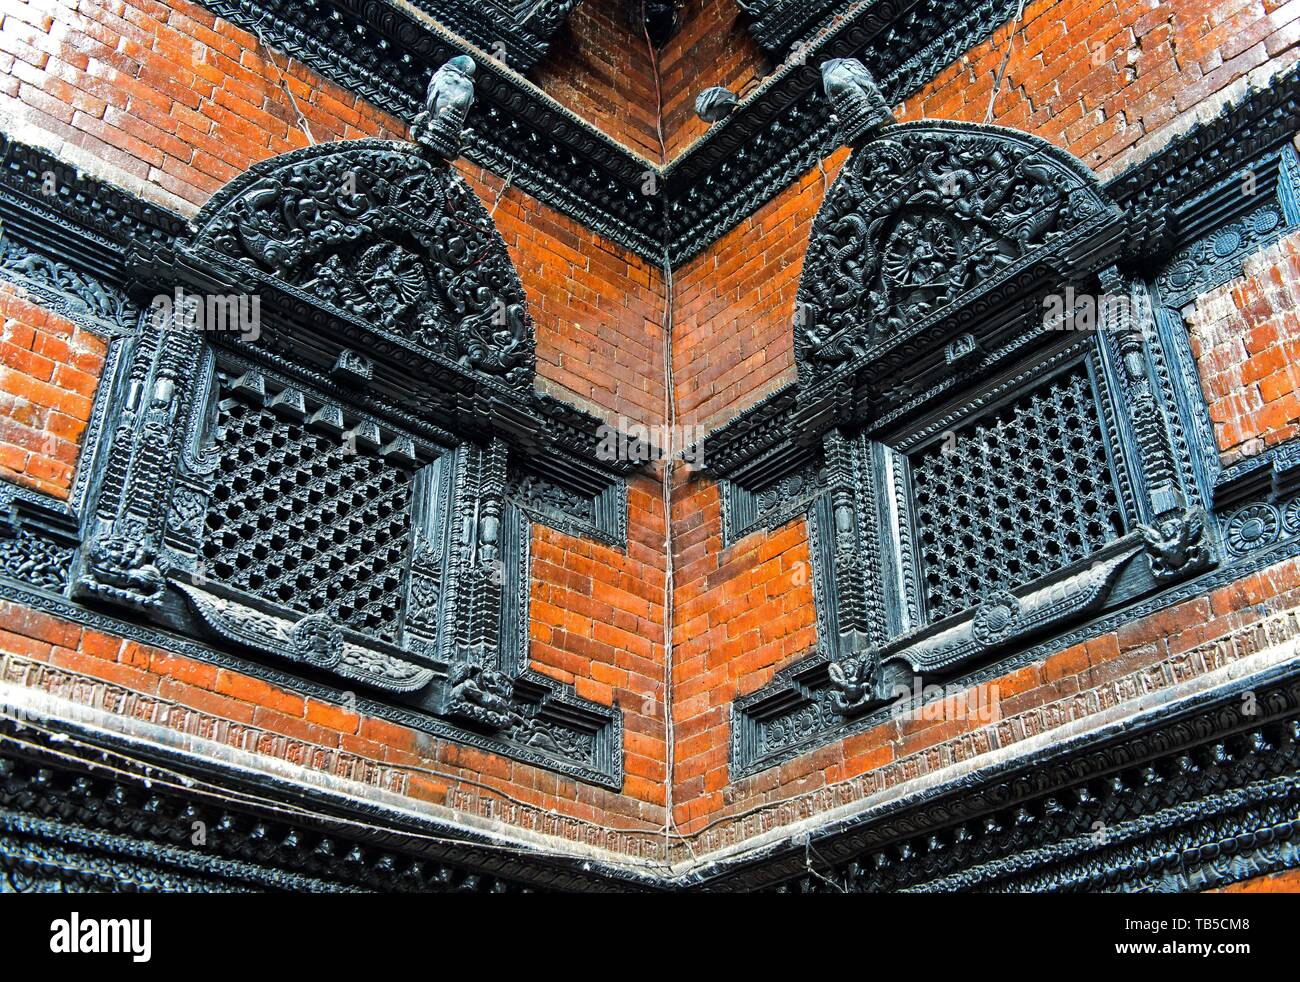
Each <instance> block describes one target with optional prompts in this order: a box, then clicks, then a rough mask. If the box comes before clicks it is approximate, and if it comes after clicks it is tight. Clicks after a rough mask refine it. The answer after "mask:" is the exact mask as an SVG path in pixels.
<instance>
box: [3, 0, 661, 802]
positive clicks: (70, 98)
mask: <svg viewBox="0 0 1300 982" xmlns="http://www.w3.org/2000/svg"><path fill="white" fill-rule="evenodd" d="M9 10H10V8H9V7H6V14H5V16H4V19H3V20H0V59H3V64H0V68H4V69H6V70H7V76H6V77H5V78H4V79H3V80H0V119H3V120H4V124H3V125H4V126H5V127H6V129H8V130H9V131H10V132H14V133H15V134H17V135H19V136H20V137H21V138H24V139H27V140H29V141H30V142H34V143H38V144H43V145H45V146H48V147H51V148H52V149H54V150H55V151H56V152H57V153H59V154H60V155H62V156H65V157H70V158H71V159H73V160H75V161H76V162H77V163H78V164H80V165H81V166H83V167H84V168H85V169H86V170H88V171H89V172H92V173H97V174H99V175H100V176H102V177H104V178H105V179H107V180H109V181H110V182H111V183H115V184H118V185H120V186H124V187H126V188H127V189H128V190H132V191H135V192H137V193H141V194H142V195H147V196H148V197H150V198H151V199H152V200H155V201H158V202H160V203H163V204H165V205H167V206H169V207H171V208H173V209H174V210H176V211H178V212H180V213H181V214H185V215H189V214H193V213H194V212H195V211H196V210H197V208H198V207H199V206H200V205H201V204H202V203H203V202H204V201H206V200H207V198H208V197H209V196H210V195H211V194H212V193H213V192H214V191H216V190H217V189H218V188H220V187H221V186H222V185H223V184H224V183H225V182H226V181H227V180H229V179H230V178H231V177H233V176H235V175H236V174H238V173H240V172H242V171H243V170H244V169H246V168H247V167H248V166H250V165H251V164H252V163H254V162H256V161H258V160H262V159H265V158H267V157H269V156H272V155H274V154H277V153H281V152H284V151H287V150H289V149H293V148H295V147H299V146H304V145H306V144H307V140H308V138H307V135H306V130H304V129H303V128H302V127H301V125H300V123H299V121H298V117H297V114H296V113H295V111H294V108H293V103H292V102H291V101H290V100H289V98H288V97H287V96H286V95H285V93H284V90H283V89H282V88H281V86H280V84H279V80H280V77H281V73H282V74H283V78H284V80H285V83H286V85H287V86H288V87H289V89H290V91H291V92H293V94H294V100H295V101H296V104H297V107H298V109H299V110H301V112H302V114H303V117H304V119H305V120H306V129H307V130H310V132H311V134H312V137H313V138H314V139H315V140H316V141H317V142H326V141H331V140H339V139H351V138H359V137H367V136H373V137H379V138H387V139H396V138H402V137H403V136H404V134H405V127H404V126H403V125H401V124H400V122H399V121H397V120H395V119H393V118H391V117H389V116H387V115H385V114H384V113H381V112H379V111H377V110H375V109H373V108H372V107H370V106H368V105H366V104H365V103H361V102H358V101H357V99H356V98H355V97H354V96H352V95H350V94H348V93H347V92H345V91H344V90H342V89H341V88H339V87H338V86H335V85H333V84H331V83H328V82H326V81H324V80H322V79H320V78H319V77H318V76H317V75H316V74H315V73H313V72H312V71H310V70H309V69H307V68H305V67H303V66H302V65H300V64H299V63H298V62H296V61H292V60H290V59H286V58H285V57H284V56H283V54H281V53H279V52H271V51H268V50H267V49H266V48H264V47H259V46H258V45H257V40H256V38H254V37H253V36H252V35H249V34H246V33H245V32H242V31H239V30H237V29H236V28H233V27H231V26H230V25H229V24H227V23H225V22H224V21H221V20H218V19H214V18H213V17H212V16H211V15H209V14H208V13H206V12H205V11H204V10H203V9H202V8H201V7H199V6H196V5H193V4H188V3H185V2H183V0H170V2H169V3H158V2H152V0H146V2H137V3H129V4H110V3H103V4H100V3H90V4H81V5H73V6H71V7H69V8H67V9H59V10H57V11H56V12H54V13H45V12H44V10H45V8H44V7H40V8H39V10H40V12H38V8H37V6H35V5H22V6H19V7H16V8H14V12H12V13H10V12H8V11H9ZM6 117H7V118H6ZM458 167H459V168H460V171H461V173H462V175H463V176H464V177H465V178H466V179H467V180H468V181H469V183H470V184H471V186H472V187H473V188H474V190H475V191H476V193H478V194H479V196H480V197H481V198H482V199H483V200H484V202H485V203H486V204H487V205H488V207H489V208H491V209H494V214H493V217H494V219H495V221H496V224H497V227H498V229H499V230H500V232H501V234H502V236H503V238H504V239H505V241H506V245H507V248H508V249H509V251H510V255H511V259H512V261H513V262H514V263H515V266H516V268H517V270H518V272H519V275H520V278H521V280H522V282H523V284H524V289H525V292H526V294H527V296H528V299H529V310H530V313H531V314H532V317H533V319H534V322H535V325H536V329H537V338H538V351H537V361H538V385H539V387H540V388H542V389H544V390H545V391H548V392H549V393H551V394H552V395H555V396H557V397H558V398H562V399H566V400H568V401H571V402H573V403H575V404H577V405H579V406H581V407H582V408H584V409H587V410H588V411H591V412H594V413H596V414H597V415H599V416H601V417H603V418H605V419H608V420H609V421H610V422H611V423H614V424H618V423H619V422H620V421H622V423H623V425H624V427H626V426H629V425H632V424H643V425H654V424H656V423H658V421H659V420H661V419H662V414H663V383H662V372H661V371H658V370H652V371H646V369H645V366H646V365H653V366H657V365H662V361H663V347H662V345H663V337H662V327H661V325H662V319H663V314H664V308H665V301H664V291H663V285H662V276H661V273H660V271H659V270H658V269H656V268H654V267H652V266H649V265H647V264H646V263H645V262H644V261H643V260H641V259H639V258H637V257H636V256H634V255H633V254H631V253H629V252H628V251H627V250H625V249H623V248H621V247H619V246H616V245H613V244H612V243H610V242H608V241H606V240H604V239H602V238H600V237H599V236H597V235H595V234H594V233H592V232H591V231H589V230H587V229H585V228H584V227H582V226H581V225H578V224H577V223H575V222H573V221H572V220H570V219H568V218H566V217H565V216H562V215H559V214H558V213H556V212H554V211H553V210H551V209H549V208H547V207H546V206H544V205H541V204H540V203H538V202H537V201H536V200H534V199H532V198H531V197H530V196H528V195H526V194H523V193H521V192H520V191H518V190H517V189H515V188H509V189H506V190H505V192H504V193H502V189H503V186H504V184H505V181H503V180H502V179H501V178H500V177H497V176H495V175H492V174H489V173H487V172H486V171H483V170H482V169H480V168H478V167H475V166H474V165H472V164H468V163H466V162H464V161H462V162H461V163H460V164H459V165H458ZM0 304H2V305H3V307H2V308H0V313H2V314H3V316H4V322H5V329H4V341H5V344H4V349H3V351H4V363H3V364H4V367H3V369H0V371H2V372H3V380H0V398H2V399H3V402H0V420H2V425H3V428H2V429H0V468H3V470H0V475H3V476H4V477H13V478H14V479H16V480H20V481H22V482H23V483H26V484H29V485H31V486H34V487H37V488H39V489H41V490H46V491H49V492H51V493H54V494H58V495H60V496H64V497H66V494H67V491H68V487H69V484H70V481H71V477H72V473H73V470H72V467H73V464H74V463H75V459H76V450H77V445H78V441H79V440H80V437H81V435H82V430H83V429H84V426H85V421H86V419H87V418H88V416H89V407H90V399H91V397H92V396H93V394H94V389H95V383H96V380H97V378H98V374H99V370H100V367H101V366H102V359H103V354H104V349H103V345H102V344H101V343H99V342H98V341H97V340H96V339H94V338H93V337H91V336H89V335H87V334H86V333H85V332H84V331H79V330H77V329H75V328H74V327H73V326H72V325H71V324H69V323H67V322H66V321H64V320H63V319H62V318H59V317H57V316H56V315H54V314H51V313H49V312H46V311H43V310H41V309H40V308H38V307H36V306H34V305H32V304H30V303H27V302H25V301H23V300H21V299H20V298H17V297H16V296H14V295H13V294H12V291H7V292H6V293H4V294H0ZM661 497H662V496H661V494H660V493H659V488H658V484H657V483H656V482H655V481H654V479H653V478H650V477H647V478H641V479H638V480H637V481H635V482H634V484H633V486H632V488H631V490H630V494H629V500H630V509H629V539H630V542H629V545H628V547H627V549H626V550H619V549H612V548H608V547H603V546H595V545H592V544H591V543H587V542H584V541H582V540H579V539H576V538H572V537H569V536H565V535H562V534H560V533H558V532H552V531H550V530H547V529H545V528H541V527H535V531H534V555H535V557H536V565H535V566H534V569H533V583H532V609H531V614H532V624H531V633H532V635H533V648H532V650H533V651H534V653H535V655H536V667H537V668H538V669H539V670H540V671H543V672H546V673H548V674H551V675H553V676H556V677H558V678H560V679H562V680H563V681H566V682H570V683H572V684H574V685H575V687H576V689H577V691H578V694H579V695H581V696H583V697H586V698H590V699H592V700H594V701H596V702H601V703H604V704H606V705H612V704H613V703H614V701H615V700H617V702H618V704H619V705H620V707H621V708H622V709H623V711H624V713H625V721H624V726H625V747H626V753H627V760H626V765H625V766H626V769H627V773H628V780H627V782H626V784H625V788H624V794H623V795H614V794H611V793H610V792H605V791H601V790H599V789H594V788H590V787H588V786H586V785H581V786H580V785H577V784H576V783H575V782H573V781H560V780H558V779H557V778H555V777H554V776H553V775H551V774H549V772H545V771H541V770H538V769H536V768H527V769H526V771H525V772H521V775H522V776H512V775H514V768H515V767H516V766H517V765H513V764H511V763H510V762H509V761H504V760H500V759H497V758H493V757H491V756H490V755H484V754H481V753H479V752H477V751H470V750H466V749H464V748H462V749H460V750H456V749H454V748H451V747H450V746H448V747H447V748H446V749H445V753H446V754H447V755H449V756H450V757H452V758H454V759H455V760H457V761H458V767H461V768H463V773H465V774H486V775H490V776H493V777H494V779H496V780H498V781H499V783H500V784H501V785H502V786H503V787H504V786H511V787H513V786H514V784H515V783H517V782H522V784H520V787H522V788H525V789H535V788H537V787H544V788H549V789H552V790H551V797H548V798H547V800H546V802H545V803H544V804H543V805H542V807H545V808H547V809H553V808H558V805H556V804H555V801H556V800H558V798H556V797H555V796H559V797H563V798H565V799H567V802H568V805H567V807H568V809H569V813H570V814H575V815H581V814H583V813H586V812H592V811H593V810H594V809H596V808H597V804H596V803H597V802H599V808H600V809H601V810H607V811H608V812H609V814H610V815H613V816H624V817H625V818H634V819H645V820H647V821H654V822H662V816H661V815H659V814H657V812H656V809H659V808H661V806H662V803H663V799H664V790H663V788H664V776H665V770H666V765H665V763H664V762H665V759H666V754H665V751H664V722H663V720H664V669H663V624H664V621H665V618H664V614H663V598H664V584H663V576H664V573H663V570H664V566H665V561H664V554H663V548H662V542H663V538H664V531H663V526H664V521H663V509H662V503H661ZM584 603H585V604H587V605H588V606H587V608H586V609H585V611H584V612H583V613H579V611H580V610H582V609H583V604H584ZM105 643H106V642H105ZM64 647H65V648H67V649H68V651H70V652H73V651H77V650H78V648H77V645H75V644H69V645H65V646H64ZM101 647H102V645H101ZM67 657H69V658H71V657H72V655H70V654H69V655H68V656H67ZM102 661H103V660H102V659H100V660H96V661H91V662H80V663H79V664H81V665H83V667H87V668H88V669H102V668H104V665H103V664H102ZM118 664H119V665H120V664H121V663H118ZM158 664H162V663H161V662H159V663H158ZM126 667H128V668H130V669H132V671H133V672H136V673H143V674H136V675H131V677H132V678H133V679H135V680H136V681H140V682H141V683H142V684H143V685H144V689H142V690H140V691H156V689H157V687H158V686H159V685H162V684H164V682H166V678H165V676H166V675H167V673H166V672H162V673H161V674H160V676H159V677H158V678H154V679H152V680H151V681H147V680H145V678H144V676H145V675H148V674H149V673H150V672H152V671H153V667H152V666H151V665H149V664H146V665H138V664H133V663H128V664H127V665H126ZM120 671H121V669H120V668H117V669H111V670H110V674H108V675H104V674H102V673H96V672H94V671H91V672H89V674H92V675H97V674H98V677H105V678H116V675H115V674H114V673H118V672H120ZM127 674H130V673H127ZM223 678H226V679H227V681H226V682H224V683H223V684H226V685H237V686H246V688H245V690H244V691H246V692H247V693H249V694H250V696H249V698H248V699H247V700H246V706H245V707H244V708H243V709H239V710H238V713H239V715H236V716H234V717H231V718H235V719H239V718H241V717H242V716H243V715H247V714H248V713H250V712H255V709H253V708H250V707H255V706H256V705H257V704H258V698H257V694H258V693H261V694H266V693H268V692H269V687H267V686H265V685H264V683H260V682H256V681H254V680H250V679H244V678H243V677H242V676H235V675H233V674H232V673H225V675H224V676H223ZM236 678H238V679H240V680H241V681H239V682H238V683H236V682H234V681H231V680H234V679H236ZM133 688H135V687H134V686H133ZM213 692H215V693H216V695H218V696H224V695H228V693H222V692H221V691H220V690H213ZM174 694H175V695H176V696H177V697H178V698H179V700H180V701H181V702H187V700H188V699H189V698H190V697H191V696H192V697H193V698H195V699H197V700H199V701H200V703H199V704H201V705H203V706H210V707H213V711H214V712H218V715H221V713H220V712H219V710H220V709H221V708H222V707H225V708H230V707H231V706H232V704H231V703H229V702H225V701H221V700H216V701H214V699H215V697H214V696H213V694H212V692H209V694H208V695H202V696H201V695H198V694H197V690H194V691H192V690H191V689H184V690H180V689H175V690H174ZM267 698H268V699H273V701H278V700H280V699H281V697H280V696H275V697H271V696H269V695H267ZM287 698H289V699H290V700H292V699H296V698H297V697H287ZM299 701H301V700H299ZM187 704H189V703H187ZM267 711H269V709H268V710H267ZM277 711H278V710H277ZM264 715H265V713H264ZM282 715H287V716H289V717H301V716H302V714H301V713H296V714H295V713H292V712H291V713H288V714H283V713H282ZM286 725H288V724H286ZM380 731H382V732H383V739H382V740H378V739H375V738H374V737H373V734H374V733H377V732H380ZM399 732H400V734H401V735H400V736H399ZM367 734H370V735H369V736H368V735H367ZM317 735H319V734H317ZM347 735H348V736H349V737H350V741H359V740H360V741H368V743H358V744H356V745H357V746H360V747H369V748H371V749H373V750H374V752H375V753H376V754H380V753H381V751H382V752H391V751H393V750H395V749H400V748H403V747H407V748H409V747H410V746H413V745H414V744H413V742H412V741H418V740H422V739H424V738H423V737H421V736H420V735H418V734H416V733H414V732H413V731H406V730H402V729H401V728H398V727H393V726H391V725H390V724H387V723H383V722H381V721H378V720H368V721H365V726H364V727H363V728H362V729H360V730H358V729H356V728H354V729H353V730H352V732H351V733H350V734H347ZM381 744H382V747H381ZM376 759H379V758H378V757H377V758H376ZM530 793H531V792H530Z"/></svg>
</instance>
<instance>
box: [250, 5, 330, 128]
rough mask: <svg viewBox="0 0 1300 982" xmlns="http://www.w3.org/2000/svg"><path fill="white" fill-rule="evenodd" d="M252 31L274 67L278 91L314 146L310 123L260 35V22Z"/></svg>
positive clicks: (285, 64) (286, 57) (286, 58)
mask: <svg viewBox="0 0 1300 982" xmlns="http://www.w3.org/2000/svg"><path fill="white" fill-rule="evenodd" d="M253 33H254V34H256V35H257V43H258V44H260V45H261V46H262V47H263V48H265V49H266V59H267V61H269V62H270V63H271V67H272V68H274V69H275V75H276V78H278V79H279V80H280V91H281V92H283V93H284V94H285V95H286V96H288V97H289V105H290V106H292V107H293V111H294V112H295V113H296V114H297V116H298V125H299V126H300V127H301V128H302V131H303V133H304V134H305V135H306V137H307V142H308V143H310V144H311V145H312V146H315V145H316V137H314V136H313V135H312V132H311V125H310V124H309V123H308V122H307V117H306V116H304V115H303V114H302V110H301V109H300V108H298V100H297V99H295V98H294V95H293V92H292V91H290V89H289V86H288V84H287V83H286V82H285V80H284V73H283V72H281V71H280V66H279V64H277V63H276V60H275V55H274V54H273V53H272V51H271V46H270V45H269V44H267V43H266V38H264V37H263V36H262V26H261V25H260V24H254V25H253ZM284 57H285V62H284V66H285V68H288V67H289V55H288V54H286V55H285V56H284Z"/></svg>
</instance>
